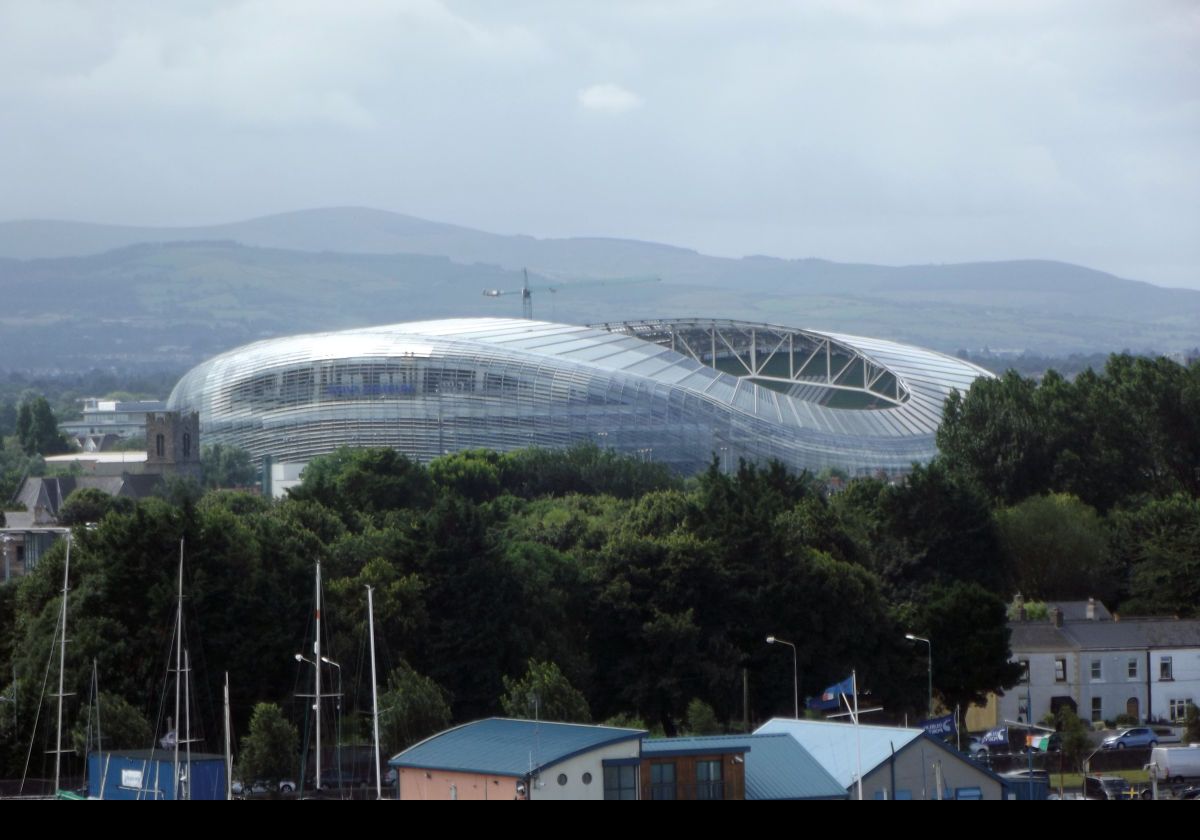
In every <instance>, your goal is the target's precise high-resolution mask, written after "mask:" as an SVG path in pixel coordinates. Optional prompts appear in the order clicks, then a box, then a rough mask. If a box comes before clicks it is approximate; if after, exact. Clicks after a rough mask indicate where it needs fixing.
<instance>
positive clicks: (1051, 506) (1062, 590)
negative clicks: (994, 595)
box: [995, 493, 1119, 603]
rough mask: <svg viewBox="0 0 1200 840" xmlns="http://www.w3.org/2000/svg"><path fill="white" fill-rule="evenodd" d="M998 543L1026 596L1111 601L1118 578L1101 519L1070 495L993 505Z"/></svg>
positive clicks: (1053, 495) (1059, 494)
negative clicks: (997, 508)
mask: <svg viewBox="0 0 1200 840" xmlns="http://www.w3.org/2000/svg"><path fill="white" fill-rule="evenodd" d="M995 517H996V528H997V531H998V533H999V536H1000V544H1001V546H1002V548H1003V550H1004V554H1005V555H1006V556H1007V558H1008V561H1009V563H1010V564H1011V566H1012V568H1013V572H1014V575H1015V583H1016V586H1017V589H1018V590H1019V591H1020V593H1021V594H1022V595H1023V596H1024V597H1025V598H1026V599H1038V600H1044V599H1051V600H1054V599H1079V598H1089V597H1095V598H1097V599H1098V600H1101V601H1104V602H1106V603H1113V599H1114V598H1115V597H1116V596H1117V594H1118V591H1119V582H1118V580H1117V575H1116V574H1115V571H1114V569H1113V568H1112V567H1111V564H1110V563H1109V554H1108V541H1107V539H1106V536H1105V529H1104V522H1103V520H1102V519H1101V518H1100V516H1099V515H1098V514H1097V513H1096V511H1095V510H1094V509H1093V508H1091V507H1089V506H1088V505H1086V504H1084V503H1083V502H1081V501H1080V500H1079V499H1077V498H1076V497H1074V496H1071V495H1068V494H1066V493H1055V494H1052V495H1049V496H1030V497H1029V498H1028V499H1026V500H1025V501H1023V502H1020V503H1018V504H1016V505H1014V506H1013V507H1010V508H1004V509H1002V510H998V511H996V514H995Z"/></svg>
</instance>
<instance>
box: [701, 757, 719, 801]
mask: <svg viewBox="0 0 1200 840" xmlns="http://www.w3.org/2000/svg"><path fill="white" fill-rule="evenodd" d="M696 798H697V799H724V798H725V782H724V781H723V780H722V779H721V762H720V761H697V762H696Z"/></svg>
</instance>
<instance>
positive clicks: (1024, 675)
mask: <svg viewBox="0 0 1200 840" xmlns="http://www.w3.org/2000/svg"><path fill="white" fill-rule="evenodd" d="M1017 664H1018V665H1020V666H1021V682H1022V684H1024V683H1027V682H1029V660H1028V659H1018V660H1017Z"/></svg>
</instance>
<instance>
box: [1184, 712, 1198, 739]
mask: <svg viewBox="0 0 1200 840" xmlns="http://www.w3.org/2000/svg"><path fill="white" fill-rule="evenodd" d="M1183 743H1185V744H1200V708H1197V706H1196V704H1195V703H1188V704H1187V712H1186V713H1185V714H1184V718H1183Z"/></svg>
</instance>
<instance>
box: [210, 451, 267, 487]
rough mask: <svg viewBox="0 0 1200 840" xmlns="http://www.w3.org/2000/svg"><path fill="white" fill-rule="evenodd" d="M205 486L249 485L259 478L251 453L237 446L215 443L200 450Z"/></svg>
mask: <svg viewBox="0 0 1200 840" xmlns="http://www.w3.org/2000/svg"><path fill="white" fill-rule="evenodd" d="M200 466H201V469H202V471H203V473H204V486H205V487H247V486H249V485H251V484H254V482H255V480H256V479H257V478H258V470H257V469H256V468H255V466H254V462H253V461H251V460H250V453H249V452H247V451H246V450H245V449H241V448H240V447H237V446H229V445H227V444H223V443H214V444H211V445H209V446H205V447H204V448H203V449H202V450H201V451H200Z"/></svg>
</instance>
